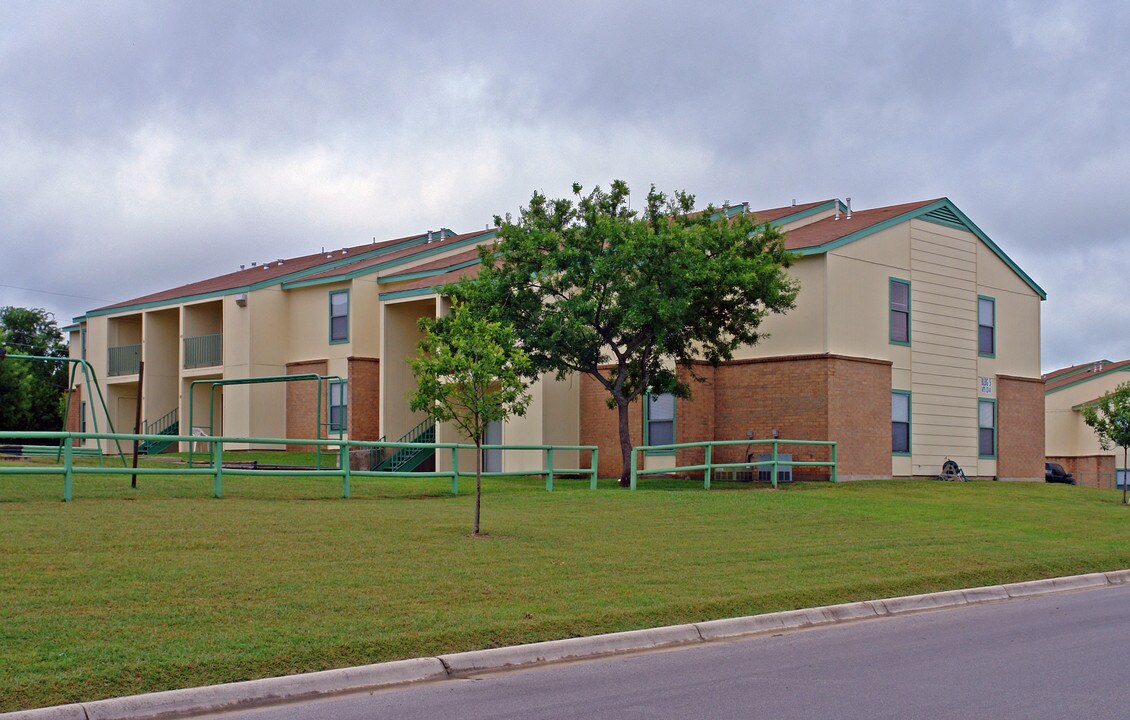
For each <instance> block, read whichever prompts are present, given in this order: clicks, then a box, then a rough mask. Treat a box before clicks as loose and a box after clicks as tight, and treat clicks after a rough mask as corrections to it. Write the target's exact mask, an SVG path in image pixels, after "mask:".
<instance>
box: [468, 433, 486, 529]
mask: <svg viewBox="0 0 1130 720" xmlns="http://www.w3.org/2000/svg"><path fill="white" fill-rule="evenodd" d="M482 497H483V439H482V437H477V438H475V529H474V530H473V531H471V534H472V535H478V534H479V507H480V505H481V503H482Z"/></svg>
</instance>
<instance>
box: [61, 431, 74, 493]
mask: <svg viewBox="0 0 1130 720" xmlns="http://www.w3.org/2000/svg"><path fill="white" fill-rule="evenodd" d="M64 442H66V443H67V444H66V445H64V446H63V502H70V501H71V489H72V488H73V486H74V479H75V471H74V459H75V451H74V445H72V444H71V441H70V439H69V438H68V439H67V440H65V441H64Z"/></svg>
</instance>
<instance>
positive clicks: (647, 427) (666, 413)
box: [643, 393, 675, 454]
mask: <svg viewBox="0 0 1130 720" xmlns="http://www.w3.org/2000/svg"><path fill="white" fill-rule="evenodd" d="M645 397H646V400H645V401H644V413H645V415H644V439H643V441H644V444H645V445H673V444H674V443H675V396H674V395H672V394H671V393H660V394H658V395H653V394H652V393H648V394H647V395H646V396H645ZM659 452H660V454H662V453H671V452H674V451H673V450H661V451H659Z"/></svg>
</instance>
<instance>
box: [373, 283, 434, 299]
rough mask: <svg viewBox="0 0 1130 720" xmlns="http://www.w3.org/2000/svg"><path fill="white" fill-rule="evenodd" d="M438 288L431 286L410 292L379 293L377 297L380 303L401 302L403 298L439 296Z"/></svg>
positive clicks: (391, 291)
mask: <svg viewBox="0 0 1130 720" xmlns="http://www.w3.org/2000/svg"><path fill="white" fill-rule="evenodd" d="M439 290H440V286H439V285H433V286H432V287H422V288H412V289H411V290H390V291H388V292H383V293H381V294H380V295H379V296H378V297H379V298H380V300H381V301H382V302H384V301H385V300H403V299H404V298H411V297H425V296H427V295H439Z"/></svg>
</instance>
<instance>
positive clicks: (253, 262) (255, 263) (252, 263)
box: [251, 260, 259, 267]
mask: <svg viewBox="0 0 1130 720" xmlns="http://www.w3.org/2000/svg"><path fill="white" fill-rule="evenodd" d="M258 264H259V263H257V262H255V261H254V260H252V261H251V267H255V266H256V265H258Z"/></svg>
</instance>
